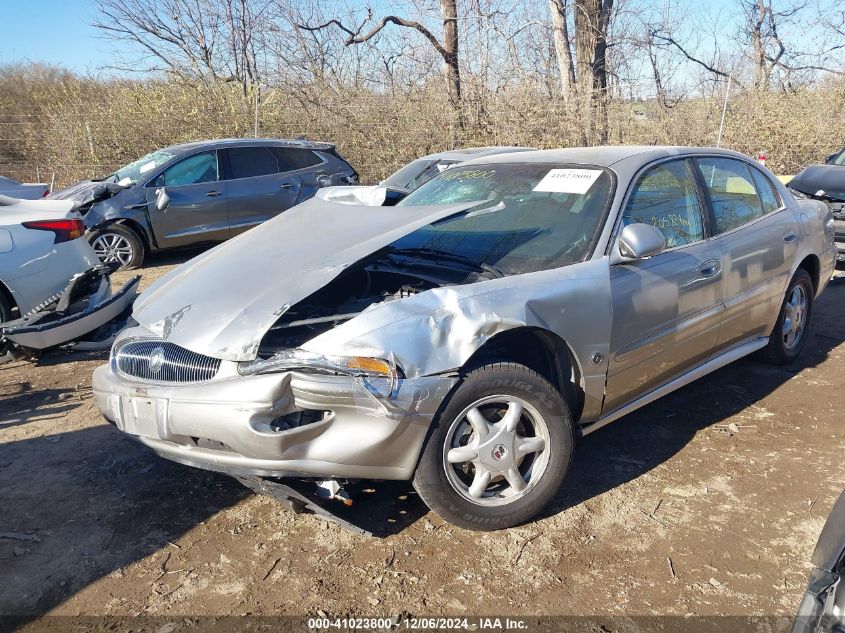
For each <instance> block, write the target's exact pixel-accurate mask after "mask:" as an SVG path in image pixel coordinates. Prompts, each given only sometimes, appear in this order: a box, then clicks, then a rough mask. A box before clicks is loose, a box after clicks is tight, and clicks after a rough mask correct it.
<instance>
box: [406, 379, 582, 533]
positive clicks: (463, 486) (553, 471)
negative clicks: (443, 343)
mask: <svg viewBox="0 0 845 633" xmlns="http://www.w3.org/2000/svg"><path fill="white" fill-rule="evenodd" d="M435 425H436V426H435V427H434V429H433V432H432V435H431V437H430V438H429V440H428V443H427V444H426V446H425V449H424V450H423V454H422V456H421V458H420V463H419V466H418V467H417V471H416V473H415V475H414V487H415V488H416V490H417V492H418V493H419V495H420V497H421V498H422V499H423V501H425V502H426V504H428V506H429V507H430V508H431V509H432V510H434V511H435V512H436V513H437V514H439V515H440V516H442V517H443V518H444V519H446V520H447V521H449V522H450V523H454V524H455V525H459V526H461V527H465V528H469V529H471V530H497V529H502V528H507V527H512V526H514V525H518V524H520V523H523V522H525V521H528V520H529V519H531V518H533V517H534V516H535V515H537V514H538V513H539V512H540V511H541V510H542V509H543V508H545V507H546V506H547V505H548V503H549V502H550V501H551V500H552V498H553V497H554V495H555V493H556V492H557V491H558V489H559V488H560V485H561V483H562V482H563V479H564V477H565V476H566V473H567V471H568V470H569V463H570V461H571V457H572V449H573V445H574V442H573V426H572V420H571V418H570V415H569V409H568V407H567V406H566V403H565V402H564V400H563V397H562V396H561V395H560V393H559V392H558V391H557V389H555V388H554V387H553V386H552V385H551V384H550V383H549V382H548V381H547V380H546V379H544V378H543V377H542V376H540V375H539V374H537V373H536V372H534V371H532V370H530V369H528V368H527V367H525V366H523V365H519V364H516V363H495V364H490V365H485V366H484V367H481V368H479V369H476V370H475V371H472V372H471V373H469V374H468V375H467V377H466V378H465V379H464V381H463V382H462V384H461V385H460V386H459V387H458V388H457V390H456V391H455V393H454V394H453V395H452V397H451V398H450V400H449V402H448V404H447V405H446V406H445V408H444V409H443V411H442V412H441V413H440V415H439V416H438V419H437V420H435Z"/></svg>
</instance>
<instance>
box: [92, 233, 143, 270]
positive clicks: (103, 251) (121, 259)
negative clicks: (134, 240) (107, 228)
mask: <svg viewBox="0 0 845 633" xmlns="http://www.w3.org/2000/svg"><path fill="white" fill-rule="evenodd" d="M91 246H92V247H93V248H94V253H96V254H97V257H98V258H99V259H100V261H101V262H104V263H107V264H108V263H112V262H117V263H119V264H120V265H121V266H127V265H128V264H129V262H131V261H132V256H133V253H132V244H130V243H129V240H127V239H126V238H125V237H123V236H122V235H118V234H117V233H103V234H102V235H98V236H97V238H96V239H95V240H94V242H93V243H92V244H91Z"/></svg>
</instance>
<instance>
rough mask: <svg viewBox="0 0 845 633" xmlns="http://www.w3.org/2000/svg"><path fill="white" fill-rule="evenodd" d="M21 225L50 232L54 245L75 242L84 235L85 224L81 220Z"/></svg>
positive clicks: (47, 221)
mask: <svg viewBox="0 0 845 633" xmlns="http://www.w3.org/2000/svg"><path fill="white" fill-rule="evenodd" d="M23 225H24V226H25V227H26V228H28V229H34V230H36V231H51V232H52V233H53V234H54V235H55V236H56V240H55V242H53V243H54V244H59V243H61V242H68V241H70V240H75V239H76V238H77V237H82V236H83V235H84V234H85V222H83V221H82V220H36V221H34V222H23Z"/></svg>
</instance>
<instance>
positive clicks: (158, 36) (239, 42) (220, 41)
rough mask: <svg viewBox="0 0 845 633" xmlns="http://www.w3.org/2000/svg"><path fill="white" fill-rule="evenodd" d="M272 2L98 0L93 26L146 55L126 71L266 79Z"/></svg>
mask: <svg viewBox="0 0 845 633" xmlns="http://www.w3.org/2000/svg"><path fill="white" fill-rule="evenodd" d="M270 7H271V3H270V0H97V9H98V15H99V17H98V19H97V20H96V21H95V22H94V26H95V27H96V28H98V29H100V30H102V31H103V32H104V33H105V34H106V35H107V36H108V37H110V38H112V39H115V40H118V41H122V42H125V43H129V44H130V45H131V46H132V47H133V48H134V49H136V50H137V49H140V50H141V51H143V52H144V53H145V60H146V63H145V64H138V63H137V57H136V61H135V63H132V64H130V65H124V66H122V67H121V70H125V71H143V72H149V71H165V72H167V73H170V74H172V75H176V76H178V77H181V78H184V79H188V80H191V81H195V80H212V81H224V82H238V83H239V84H241V86H242V89H243V93H244V95H248V94H249V93H250V92H251V91H252V90H254V89H255V87H256V86H257V85H258V84H259V83H260V81H261V75H262V72H263V69H262V67H261V66H262V65H261V55H262V53H263V52H264V47H265V42H264V40H263V36H264V34H266V33H267V31H268V27H269V9H270Z"/></svg>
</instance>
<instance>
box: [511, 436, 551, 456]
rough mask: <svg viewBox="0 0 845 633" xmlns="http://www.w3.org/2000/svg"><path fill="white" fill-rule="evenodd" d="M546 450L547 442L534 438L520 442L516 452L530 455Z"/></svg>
mask: <svg viewBox="0 0 845 633" xmlns="http://www.w3.org/2000/svg"><path fill="white" fill-rule="evenodd" d="M544 448H546V440H544V439H543V438H542V437H532V438H529V439H523V440H522V441H521V442H519V443H518V444H517V447H516V452H517V453H518V454H520V455H528V454H530V453H536V452H537V451H542V450H543V449H544Z"/></svg>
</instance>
